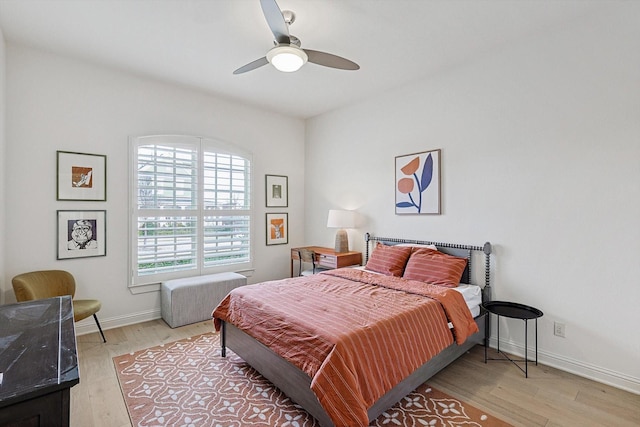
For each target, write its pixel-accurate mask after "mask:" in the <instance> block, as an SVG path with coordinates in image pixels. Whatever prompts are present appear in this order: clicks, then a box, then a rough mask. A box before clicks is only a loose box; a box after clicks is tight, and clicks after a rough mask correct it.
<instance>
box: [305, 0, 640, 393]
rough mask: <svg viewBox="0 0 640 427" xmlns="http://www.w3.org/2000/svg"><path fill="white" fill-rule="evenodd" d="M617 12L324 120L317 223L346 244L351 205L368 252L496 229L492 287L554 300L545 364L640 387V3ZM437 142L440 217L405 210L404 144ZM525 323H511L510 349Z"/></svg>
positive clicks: (310, 214) (314, 199)
mask: <svg viewBox="0 0 640 427" xmlns="http://www.w3.org/2000/svg"><path fill="white" fill-rule="evenodd" d="M611 10H612V12H611V13H609V14H600V15H599V16H592V17H589V18H585V20H583V21H582V22H577V23H573V24H572V25H570V26H565V27H563V28H557V29H555V30H553V31H548V32H547V33H546V34H538V35H536V36H535V37H531V38H529V39H527V40H524V41H519V42H518V43H517V44H513V45H512V46H510V47H506V48H504V49H503V50H501V51H500V52H494V53H493V54H492V55H489V56H486V57H484V58H482V59H480V60H477V61H475V62H473V63H468V64H463V65H460V66H459V67H457V68H456V69H452V70H446V72H442V74H440V75H434V76H428V77H427V78H425V79H423V80H422V81H419V82H416V83H415V84H413V85H410V86H407V87H404V88H401V89H398V90H395V91H392V92H390V93H387V94H384V95H381V96H379V97H376V98H375V99H371V100H369V101H367V102H363V103H361V104H360V105H357V106H352V107H350V108H343V109H341V110H339V111H335V112H332V113H328V114H326V115H323V116H320V117H317V118H315V119H313V120H310V121H309V122H308V123H307V136H306V143H307V152H306V159H307V163H306V187H305V195H306V213H307V214H306V218H307V222H306V224H305V226H306V234H305V236H306V239H307V243H314V244H324V245H332V239H333V233H332V232H330V231H328V230H327V229H326V227H325V226H326V214H327V210H328V209H329V208H336V207H340V208H349V209H357V210H358V212H359V213H361V214H362V216H363V217H364V218H365V224H364V225H362V226H361V227H360V228H358V229H357V230H352V231H351V232H350V242H351V245H352V247H355V248H356V249H363V241H362V234H363V233H364V232H367V231H370V232H373V233H375V234H377V235H381V236H386V237H390V236H400V237H405V238H421V239H426V240H436V241H445V242H457V243H470V244H482V243H483V242H484V241H486V240H489V241H491V242H492V243H493V244H494V250H495V261H494V263H495V265H494V268H493V270H494V271H493V273H492V274H493V291H494V298H495V299H501V300H513V301H518V302H521V303H524V304H529V305H533V306H535V307H538V308H539V309H541V310H542V311H543V312H544V317H542V318H541V319H540V322H539V328H540V329H539V340H540V341H539V350H540V357H541V360H542V361H543V363H546V364H550V365H554V366H557V367H561V368H563V369H566V370H570V371H573V372H576V373H579V374H581V375H586V376H590V377H592V378H596V379H599V380H601V381H603V382H608V383H611V384H615V385H617V386H619V387H622V388H626V389H628V390H632V391H635V392H636V393H640V363H639V359H638V357H639V355H640V334H639V333H638V328H637V322H638V302H639V301H640V283H639V282H638V278H639V277H640V261H639V260H640V226H639V219H640V160H639V159H640V78H639V74H638V72H639V70H640V25H639V24H640V19H639V18H640V3H637V2H636V3H633V2H624V3H623V2H617V3H613V2H612V3H611ZM423 54H426V53H423ZM436 148H441V149H442V195H443V197H442V203H443V213H442V215H439V216H396V215H395V214H394V157H395V156H398V155H404V154H410V153H415V152H420V151H426V150H431V149H436ZM328 164H331V165H332V170H333V172H332V173H327V170H326V165H328ZM554 321H558V322H562V323H565V324H566V338H559V337H556V336H554V335H553V323H554ZM523 335H524V334H523V326H522V322H520V321H513V320H509V321H505V322H504V323H503V324H501V338H502V339H504V343H506V345H508V349H510V350H511V351H516V352H518V353H521V352H522V349H523V343H524V338H523ZM494 338H495V334H494ZM501 341H502V340H501ZM530 342H531V341H530ZM504 343H503V344H504ZM505 369H509V368H507V367H506V366H505Z"/></svg>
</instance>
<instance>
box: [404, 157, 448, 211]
mask: <svg viewBox="0 0 640 427" xmlns="http://www.w3.org/2000/svg"><path fill="white" fill-rule="evenodd" d="M440 154H441V152H440V149H437V150H430V151H423V152H420V153H413V154H405V155H402V156H396V158H395V194H396V197H395V210H396V215H439V214H440V213H441V202H440V198H441V195H440V193H441V191H440V157H441V155H440Z"/></svg>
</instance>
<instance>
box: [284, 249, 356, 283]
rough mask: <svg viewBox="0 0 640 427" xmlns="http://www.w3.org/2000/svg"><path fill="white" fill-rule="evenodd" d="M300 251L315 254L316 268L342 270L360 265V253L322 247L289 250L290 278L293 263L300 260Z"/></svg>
mask: <svg viewBox="0 0 640 427" xmlns="http://www.w3.org/2000/svg"><path fill="white" fill-rule="evenodd" d="M300 249H308V250H310V251H313V252H315V253H316V256H317V257H318V267H323V268H342V267H350V266H352V265H361V264H362V252H355V251H350V252H336V251H335V249H333V248H325V247H322V246H304V247H301V248H291V277H293V263H294V261H296V260H298V259H300V258H298V251H299V250H300Z"/></svg>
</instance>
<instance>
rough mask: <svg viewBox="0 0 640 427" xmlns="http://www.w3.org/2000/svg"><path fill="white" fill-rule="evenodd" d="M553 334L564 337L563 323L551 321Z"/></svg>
mask: <svg viewBox="0 0 640 427" xmlns="http://www.w3.org/2000/svg"><path fill="white" fill-rule="evenodd" d="M553 335H555V336H557V337H562V338H564V323H560V322H553Z"/></svg>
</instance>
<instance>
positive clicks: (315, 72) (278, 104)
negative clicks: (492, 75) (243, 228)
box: [0, 0, 615, 118]
mask: <svg viewBox="0 0 640 427" xmlns="http://www.w3.org/2000/svg"><path fill="white" fill-rule="evenodd" d="M613 3H615V2H611V1H608V0H593V1H590V0H278V4H279V6H280V8H281V9H283V10H284V9H289V10H292V11H294V12H295V13H296V22H295V23H293V25H292V27H291V34H293V35H295V36H297V37H298V38H300V39H301V41H302V47H305V48H309V49H315V50H321V51H325V52H329V53H333V54H336V55H339V56H343V57H345V58H348V59H351V60H352V61H355V62H357V63H358V64H359V65H360V67H361V69H360V70H358V71H342V70H335V69H331V68H326V67H321V66H318V65H315V64H307V65H305V66H304V67H303V68H302V69H301V70H300V71H298V72H296V73H281V72H279V71H276V70H275V69H274V68H273V67H272V66H271V65H267V66H264V67H261V68H259V69H257V70H254V71H251V72H248V73H245V74H241V75H233V74H232V72H233V70H235V69H236V68H239V67H240V66H242V65H245V64H246V63H248V62H251V61H253V60H255V59H258V58H260V57H262V56H264V55H265V53H266V52H267V50H269V49H270V48H271V47H272V46H273V42H272V39H273V37H272V34H271V32H270V30H269V27H268V26H267V23H266V21H265V19H264V16H263V15H262V9H261V7H260V3H259V0H82V1H81V0H0V26H1V27H2V31H3V34H4V37H5V40H6V41H7V42H9V43H19V44H24V45H28V46H33V47H37V48H41V49H45V50H47V51H51V52H54V53H59V54H63V55H69V56H72V57H78V58H82V59H85V60H88V61H91V62H94V63H100V64H105V65H107V66H112V67H116V68H119V69H123V70H127V71H131V72H134V73H137V74H142V75H145V76H150V77H152V78H157V79H160V80H163V81H168V82H173V83H177V84H180V85H185V86H188V87H193V88H197V89H198V90H203V91H206V92H208V93H212V94H216V95H218V96H223V97H226V98H233V99H237V100H240V101H242V102H244V103H247V104H251V105H255V106H258V107H261V108H268V109H270V110H275V111H278V112H281V113H283V114H286V115H290V116H294V117H300V118H308V117H313V116H315V115H318V114H321V113H323V112H326V111H330V110H333V109H335V108H338V107H341V106H345V105H348V104H351V103H354V102H357V101H359V100H362V99H365V98H367V97H370V96H373V95H374V94H378V93H380V92H383V91H386V90H389V89H391V88H394V87H398V86H402V85H405V84H407V83H410V82H412V81H416V80H419V79H422V78H426V77H428V76H429V75H433V74H436V73H440V72H446V71H447V70H448V69H450V68H452V67H455V66H458V65H460V64H463V63H465V62H467V61H473V60H475V59H476V58H478V57H481V56H482V55H486V54H490V53H491V52H492V51H494V50H496V49H500V48H502V47H503V46H505V45H509V44H513V43H518V42H519V41H520V40H522V39H524V38H527V37H532V36H535V35H536V34H539V33H541V32H545V31H554V30H557V29H558V28H560V27H562V26H564V25H567V23H569V22H570V21H572V20H575V19H580V18H581V17H582V16H585V15H587V14H591V13H598V12H599V11H600V10H602V9H604V8H607V7H610V6H611V5H612V4H613Z"/></svg>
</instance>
